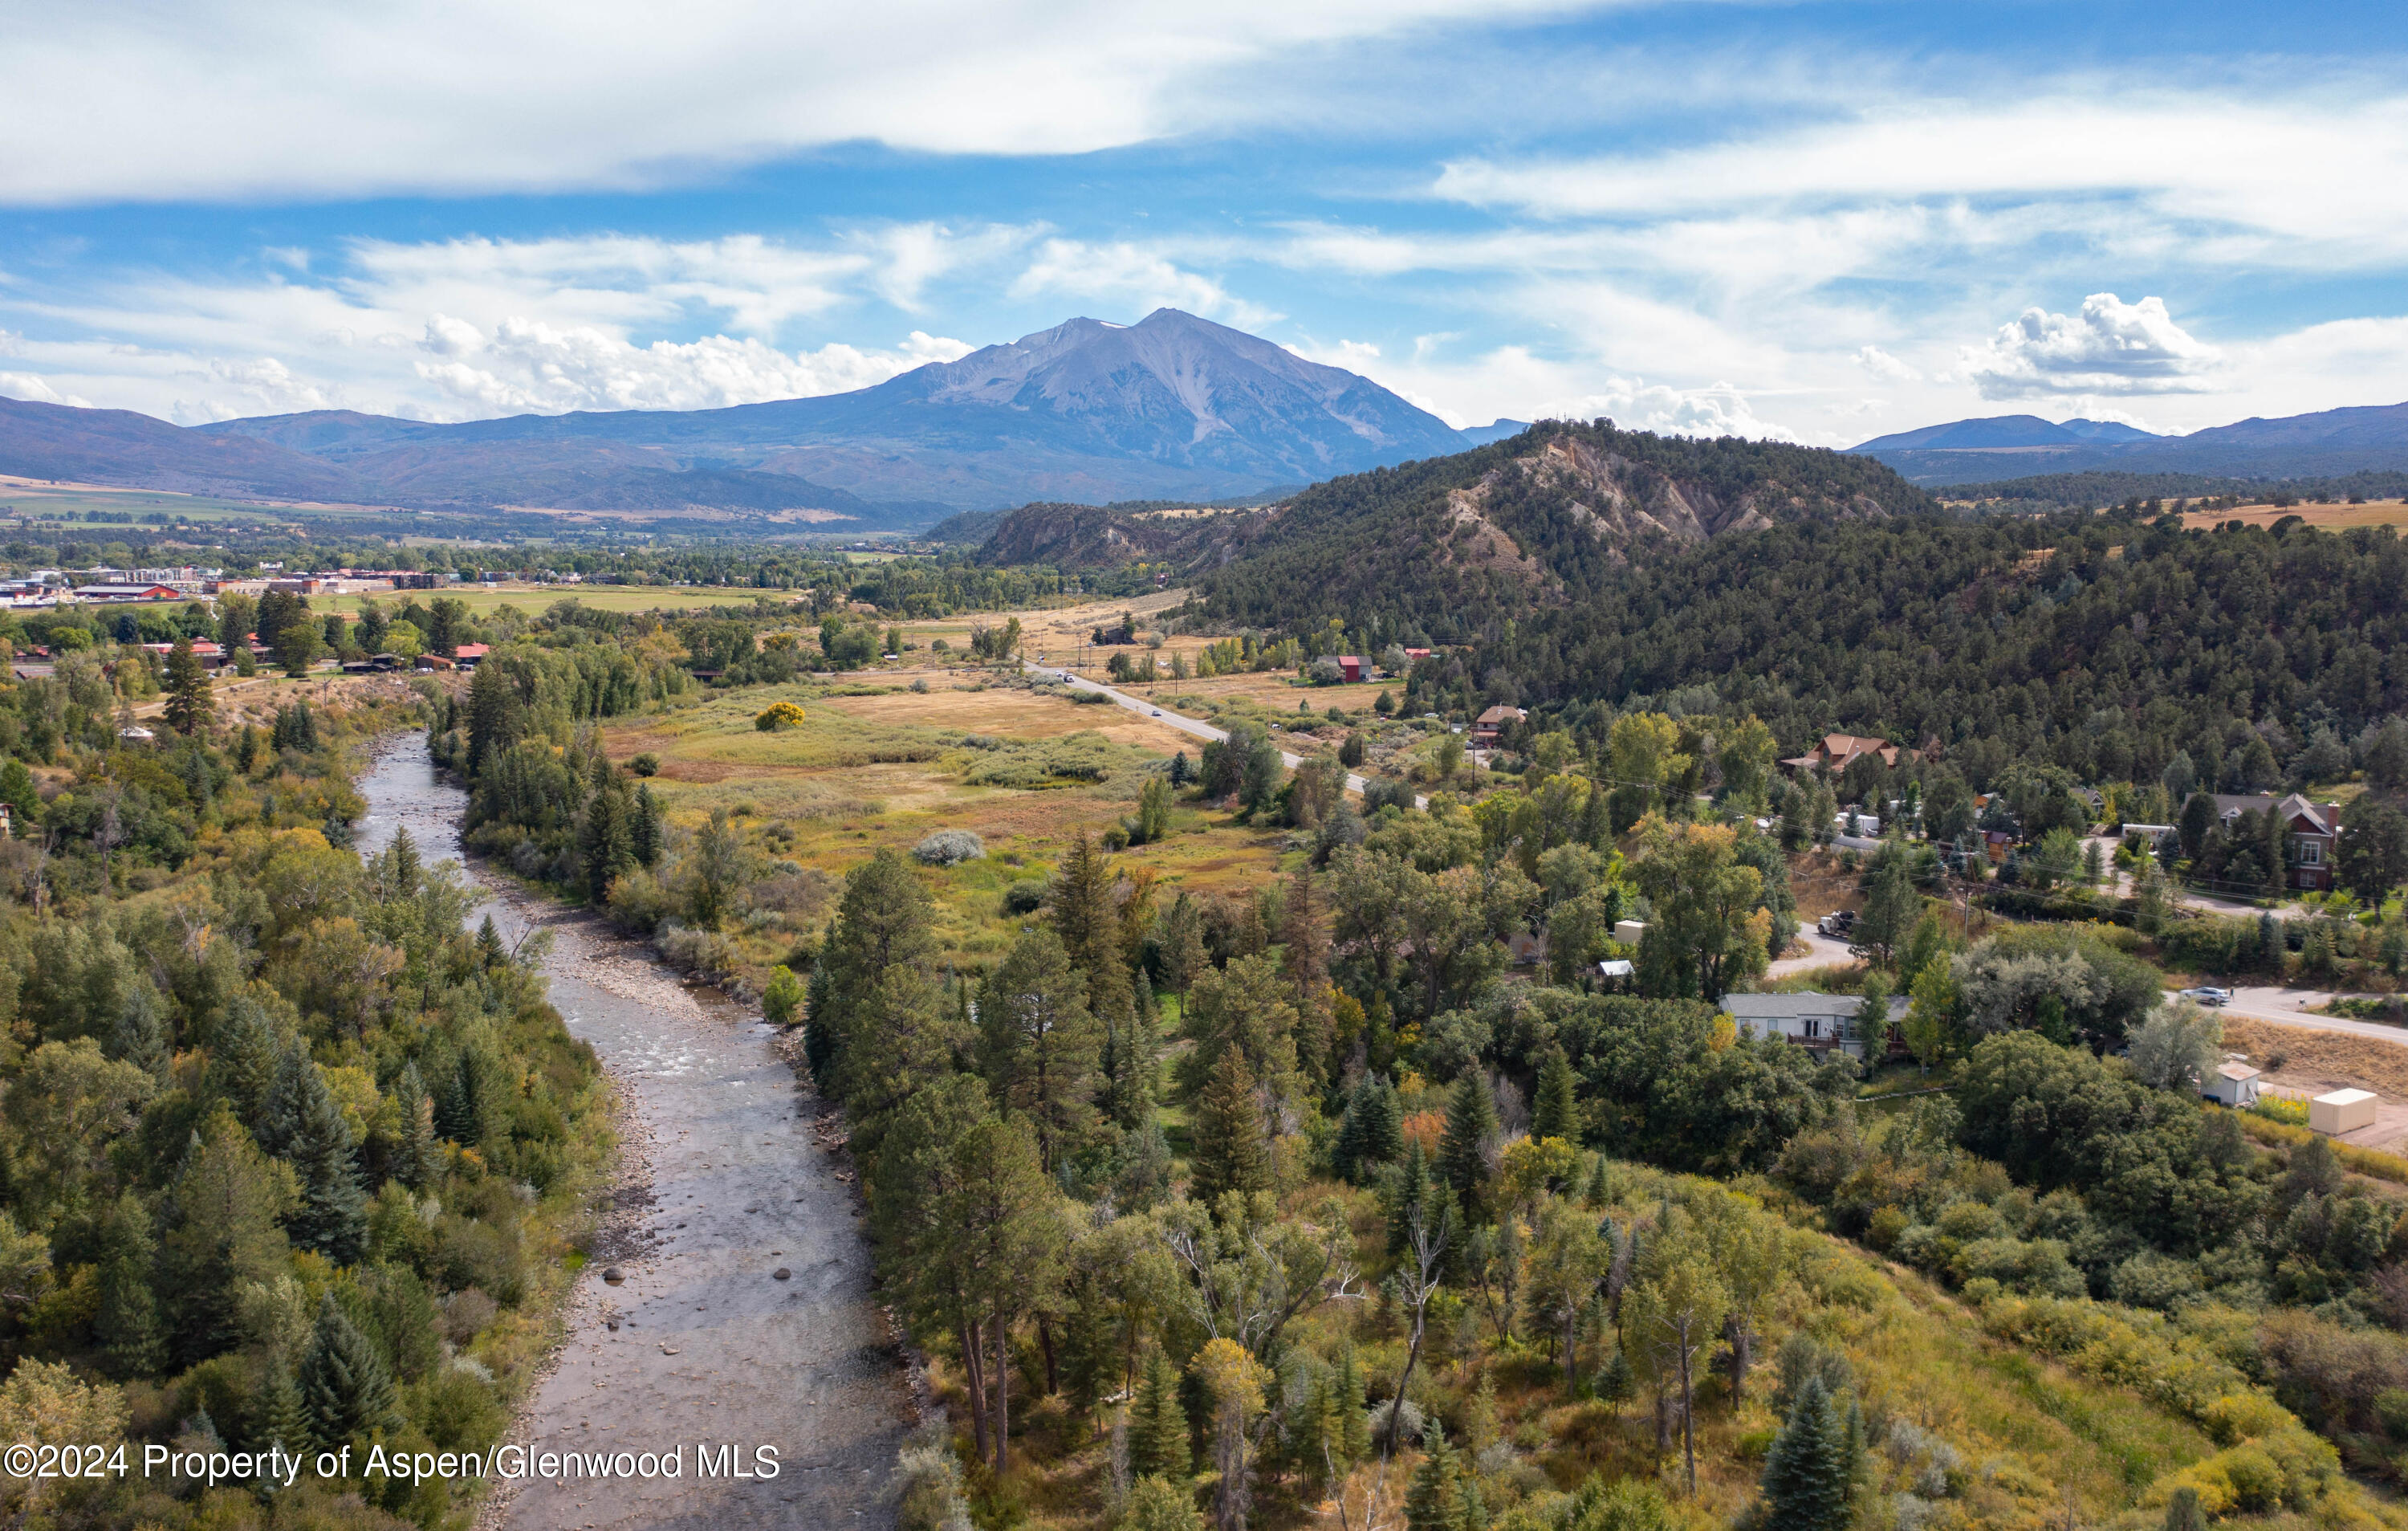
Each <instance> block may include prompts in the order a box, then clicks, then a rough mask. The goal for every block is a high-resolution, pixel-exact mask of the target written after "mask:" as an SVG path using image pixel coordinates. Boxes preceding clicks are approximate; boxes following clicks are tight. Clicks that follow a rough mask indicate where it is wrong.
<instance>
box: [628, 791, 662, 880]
mask: <svg viewBox="0 0 2408 1531" xmlns="http://www.w3.org/2000/svg"><path fill="white" fill-rule="evenodd" d="M628 829H629V845H630V847H631V848H632V849H633V850H634V851H635V853H636V859H637V861H638V862H639V863H641V864H642V865H644V866H648V867H649V866H657V865H659V864H660V859H661V851H662V849H663V848H664V847H665V846H666V845H667V841H668V833H667V824H666V822H665V821H664V820H663V819H662V817H661V800H660V799H658V798H656V797H654V796H652V784H651V783H649V782H646V783H644V784H643V785H641V786H639V787H637V788H636V817H635V822H634V823H633V824H631V825H630V826H629V827H628Z"/></svg>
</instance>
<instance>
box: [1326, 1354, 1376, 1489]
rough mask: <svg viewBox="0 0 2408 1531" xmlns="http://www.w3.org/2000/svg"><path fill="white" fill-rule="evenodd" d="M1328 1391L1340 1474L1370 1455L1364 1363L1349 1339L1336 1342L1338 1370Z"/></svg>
mask: <svg viewBox="0 0 2408 1531" xmlns="http://www.w3.org/2000/svg"><path fill="white" fill-rule="evenodd" d="M1329 1391H1330V1401H1331V1405H1332V1407H1334V1408H1336V1409H1337V1410H1338V1441H1339V1451H1338V1470H1339V1471H1340V1472H1341V1473H1342V1472H1344V1471H1345V1470H1346V1469H1347V1468H1348V1467H1351V1466H1354V1465H1355V1463H1357V1462H1360V1461H1362V1460H1363V1459H1364V1458H1365V1457H1367V1456H1369V1455H1370V1454H1371V1416H1370V1413H1369V1410H1367V1409H1366V1408H1364V1407H1363V1365H1362V1363H1361V1361H1360V1360H1358V1359H1357V1358H1356V1356H1355V1342H1354V1341H1353V1340H1351V1339H1345V1340H1340V1341H1339V1344H1338V1366H1337V1372H1336V1375H1335V1376H1334V1377H1333V1378H1332V1379H1331V1380H1330V1384H1329Z"/></svg>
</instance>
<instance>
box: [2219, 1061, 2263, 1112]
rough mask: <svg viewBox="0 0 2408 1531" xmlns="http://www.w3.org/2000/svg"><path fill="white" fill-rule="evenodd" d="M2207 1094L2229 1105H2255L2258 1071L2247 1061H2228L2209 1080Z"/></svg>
mask: <svg viewBox="0 0 2408 1531" xmlns="http://www.w3.org/2000/svg"><path fill="white" fill-rule="evenodd" d="M2207 1096H2208V1098H2209V1099H2210V1100H2217V1101H2222V1102H2223V1103H2224V1104H2225V1105H2257V1070H2256V1069H2254V1068H2251V1067H2250V1066H2249V1065H2248V1064H2246V1063H2227V1064H2225V1065H2224V1066H2223V1067H2221V1068H2219V1069H2217V1070H2216V1071H2215V1073H2214V1076H2212V1077H2210V1078H2209V1080H2208V1081H2207Z"/></svg>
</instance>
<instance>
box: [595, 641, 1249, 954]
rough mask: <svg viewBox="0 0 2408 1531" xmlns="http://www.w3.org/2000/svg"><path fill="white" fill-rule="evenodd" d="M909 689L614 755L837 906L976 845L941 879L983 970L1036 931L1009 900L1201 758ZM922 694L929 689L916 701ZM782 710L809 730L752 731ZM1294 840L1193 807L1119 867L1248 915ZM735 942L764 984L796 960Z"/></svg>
mask: <svg viewBox="0 0 2408 1531" xmlns="http://www.w3.org/2000/svg"><path fill="white" fill-rule="evenodd" d="M886 678H888V677H886V676H883V675H882V676H881V680H884V679H886ZM895 678H896V679H898V680H900V681H902V682H903V683H904V684H903V685H900V686H896V687H895V688H892V689H888V688H886V687H885V686H880V685H871V684H861V683H841V682H840V683H835V684H832V685H824V686H823V685H810V684H799V685H795V686H764V687H749V688H746V689H744V690H741V691H738V692H730V693H726V694H723V695H714V696H712V697H710V698H709V699H708V700H706V701H703V702H702V703H701V704H700V705H698V706H695V707H691V708H685V709H681V710H680V711H677V712H673V713H668V714H654V715H645V716H642V717H638V718H631V719H629V720H627V721H626V722H624V723H623V724H620V725H617V726H613V727H609V728H608V729H606V730H605V735H604V747H605V749H606V750H607V751H608V753H609V756H610V758H612V759H614V760H618V761H622V762H624V761H629V760H632V759H634V758H636V757H637V756H638V755H646V754H649V755H652V756H653V757H655V758H657V760H658V762H659V767H658V774H656V775H654V776H653V777H652V778H651V786H652V790H653V792H654V793H655V794H657V795H658V796H659V797H660V798H661V799H662V801H663V803H664V805H665V806H666V808H667V812H668V815H669V817H670V819H671V821H672V822H674V823H679V824H682V825H685V826H687V827H689V828H691V827H694V826H698V825H700V824H701V823H703V822H704V821H705V820H707V819H708V818H709V816H710V813H711V811H712V810H713V809H723V808H724V809H725V810H727V812H728V814H729V816H731V818H732V819H733V820H734V821H735V823H736V825H737V826H738V829H739V830H740V831H741V832H742V834H743V836H744V838H745V840H746V841H747V843H748V844H749V845H751V846H753V849H754V850H755V851H756V852H757V853H758V854H760V855H762V856H765V857H767V858H770V859H778V860H787V861H792V862H794V863H796V865H797V866H799V867H801V868H804V869H806V870H807V871H808V872H809V873H810V874H813V880H814V881H819V880H821V879H824V883H823V885H822V886H823V887H824V889H825V890H827V891H828V892H829V894H830V896H832V894H833V889H834V888H835V886H836V882H837V880H838V879H840V878H841V877H842V876H843V874H845V873H846V872H849V871H850V870H852V868H853V867H854V866H855V865H857V864H859V862H860V861H861V860H862V859H863V858H864V857H866V856H867V855H869V854H871V853H873V852H875V851H876V850H879V849H881V848H885V847H890V846H891V847H893V848H895V849H897V850H901V851H905V852H909V851H910V848H911V847H912V846H913V845H917V844H919V842H920V841H922V840H923V839H925V837H927V836H928V835H930V834H933V833H935V832H937V831H938V830H969V831H970V832H972V833H974V834H976V835H978V836H979V837H980V839H981V840H982V842H983V843H984V845H985V848H986V855H985V857H984V858H983V859H976V860H970V861H966V862H964V863H962V864H960V865H958V866H955V867H953V868H951V869H945V870H937V871H932V872H931V873H930V874H928V878H927V880H928V883H929V886H930V888H931V889H932V891H933V892H934V893H935V894H936V896H937V901H938V903H939V911H940V913H939V936H940V939H941V940H942V942H943V944H944V946H946V948H947V949H948V950H949V951H950V952H951V953H953V955H954V956H955V957H956V958H958V959H959V960H962V961H964V962H965V963H966V964H967V965H971V966H983V965H985V963H986V962H988V961H990V960H993V959H994V958H996V957H997V956H999V955H1000V954H1001V952H1002V951H1003V950H1004V949H1005V947H1006V946H1009V944H1010V941H1011V936H1012V935H1013V934H1014V933H1015V932H1017V930H1018V929H1019V927H1020V926H1021V925H1022V924H1023V923H1025V915H1023V914H1012V915H1007V914H1006V913H1005V911H1004V907H1003V895H1004V893H1005V891H1006V889H1007V888H1009V887H1010V886H1011V884H1013V883H1016V882H1023V881H1029V880H1032V879H1033V880H1039V881H1040V882H1041V879H1043V878H1044V877H1045V876H1047V875H1048V874H1050V873H1051V872H1052V870H1053V868H1054V865H1055V863H1056V862H1057V861H1058V860H1059V859H1060V857H1061V855H1062V854H1063V852H1064V850H1065V849H1066V848H1067V847H1068V845H1069V844H1070V843H1071V842H1072V841H1073V840H1074V839H1075V838H1076V837H1077V836H1078V835H1080V834H1082V833H1087V834H1093V835H1097V836H1100V835H1102V834H1103V833H1104V831H1106V830H1109V829H1111V828H1112V827H1113V826H1114V825H1116V824H1118V823H1119V822H1120V821H1121V820H1122V819H1123V818H1124V817H1126V816H1129V815H1131V814H1132V813H1134V812H1135V809H1136V804H1137V797H1138V791H1139V788H1140V786H1141V785H1142V784H1143V782H1144V780H1145V778H1146V775H1147V773H1148V772H1149V769H1150V768H1153V767H1155V766H1158V765H1159V764H1160V763H1161V762H1163V761H1166V760H1168V758H1170V757H1171V756H1172V755H1173V754H1174V753H1176V752H1178V751H1180V750H1186V751H1187V752H1188V754H1189V757H1190V758H1191V759H1192V758H1194V755H1195V750H1196V746H1197V741H1195V740H1194V739H1192V738H1188V737H1187V736H1185V735H1183V734H1179V733H1176V732H1174V731H1172V730H1171V729H1167V728H1164V727H1162V726H1160V725H1158V724H1153V723H1150V722H1148V721H1147V720H1145V719H1142V718H1139V717H1135V716H1132V715H1130V714H1128V713H1127V712H1126V711H1125V710H1123V709H1121V708H1117V707H1110V706H1092V705H1090V706H1082V705H1077V704H1074V703H1071V702H1069V701H1064V700H1061V699H1059V698H1058V697H1054V696H1050V695H1046V694H1043V693H1038V692H1032V691H1030V690H1028V689H1026V688H1025V686H1001V685H996V686H987V685H985V684H984V683H983V682H982V681H979V680H975V679H969V678H965V677H958V676H949V675H947V674H945V673H944V672H921V673H919V674H916V675H906V676H898V677H895ZM912 680H918V681H922V682H925V684H926V685H927V686H928V689H927V690H926V691H925V692H922V691H915V690H911V689H909V688H908V686H909V683H910V681H912ZM779 701H793V702H796V703H797V704H798V705H800V706H801V707H802V708H803V710H804V714H805V719H804V721H803V722H802V723H801V724H800V725H798V726H796V727H794V728H791V729H782V730H780V731H778V732H775V733H764V732H762V731H760V730H759V729H756V728H755V727H754V725H753V718H754V716H755V715H757V714H759V713H760V712H762V711H763V710H764V709H766V708H767V707H769V706H771V705H773V704H775V703H776V702H779ZM966 738H968V739H969V740H971V741H973V742H972V743H969V744H965V739H966ZM1087 778H1097V779H1087ZM1284 835H1285V831H1283V830H1271V829H1262V828H1256V827H1253V826H1249V825H1244V824H1240V823H1238V822H1237V821H1236V818H1235V816H1234V815H1232V814H1229V813H1225V812H1222V811H1220V810H1218V809H1210V808H1203V807H1198V806H1195V805H1192V804H1187V803H1182V804H1181V805H1180V806H1179V807H1178V808H1177V809H1176V810H1175V811H1174V813H1173V816H1172V823H1171V832H1170V833H1169V834H1168V836H1167V837H1166V838H1164V839H1163V840H1161V841H1159V842H1157V843H1155V844H1153V845H1142V846H1133V847H1131V848H1130V849H1128V850H1126V851H1124V852H1122V853H1121V854H1120V855H1119V856H1117V857H1116V858H1115V861H1116V862H1117V863H1118V865H1119V866H1120V867H1121V869H1122V870H1123V871H1124V872H1125V873H1137V872H1139V871H1140V869H1142V870H1143V871H1145V872H1149V873H1151V874H1152V875H1153V876H1154V879H1155V886H1156V897H1157V898H1158V899H1161V900H1165V901H1167V900H1168V899H1171V898H1175V897H1177V895H1178V894H1179V893H1180V892H1183V891H1187V892H1201V893H1218V894H1223V895H1227V896H1231V897H1235V898H1241V899H1245V898H1251V897H1253V895H1254V892H1255V891H1256V890H1258V889H1260V888H1263V887H1265V886H1267V884H1268V883H1269V881H1270V880H1271V879H1272V878H1274V877H1276V876H1277V875H1278V874H1279V872H1280V869H1281V858H1282V854H1283V852H1282V842H1283V838H1284ZM737 941H738V946H739V950H740V952H741V955H742V956H743V958H744V959H745V960H746V961H747V963H748V965H755V964H757V965H758V966H759V967H760V968H761V969H762V970H763V971H764V972H766V969H767V966H769V965H770V964H773V963H775V962H778V961H782V960H785V955H786V954H785V953H784V952H783V951H782V950H772V949H767V947H760V949H755V947H756V946H760V944H759V943H757V942H756V943H753V944H750V945H748V944H747V943H746V942H745V938H744V936H743V935H742V934H741V933H739V934H738V936H737Z"/></svg>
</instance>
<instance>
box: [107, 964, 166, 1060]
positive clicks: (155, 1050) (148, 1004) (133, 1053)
mask: <svg viewBox="0 0 2408 1531" xmlns="http://www.w3.org/2000/svg"><path fill="white" fill-rule="evenodd" d="M168 1052H169V1048H168V1045H167V1028H166V1025H165V1023H164V1022H163V1021H161V1020H160V1018H159V991H158V990H157V989H153V988H151V987H150V985H149V984H147V983H136V984H135V985H133V987H132V988H130V989H127V990H126V994H125V1008H124V1009H123V1010H122V1011H121V1012H120V1013H119V1015H118V1018H117V1025H116V1026H115V1027H114V1028H112V1029H111V1030H110V1032H109V1033H108V1056H109V1057H111V1058H114V1059H116V1060H117V1061H119V1062H124V1063H131V1064H133V1065H134V1066H135V1067H136V1068H138V1069H140V1070H141V1071H142V1072H143V1073H145V1074H148V1075H149V1076H151V1077H152V1078H153V1079H156V1080H158V1081H159V1082H160V1083H162V1084H165V1082H166V1079H167V1061H168Z"/></svg>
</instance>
